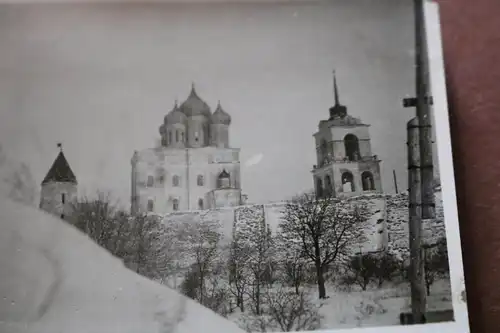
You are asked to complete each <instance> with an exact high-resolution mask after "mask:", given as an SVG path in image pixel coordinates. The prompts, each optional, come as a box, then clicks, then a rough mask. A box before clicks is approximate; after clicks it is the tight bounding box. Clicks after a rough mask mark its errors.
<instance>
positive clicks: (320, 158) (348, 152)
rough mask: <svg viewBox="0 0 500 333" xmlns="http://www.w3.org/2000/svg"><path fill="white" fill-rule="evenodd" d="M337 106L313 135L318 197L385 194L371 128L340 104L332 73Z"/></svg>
mask: <svg viewBox="0 0 500 333" xmlns="http://www.w3.org/2000/svg"><path fill="white" fill-rule="evenodd" d="M333 90H334V99H335V103H334V105H333V106H332V107H331V108H330V109H329V118H328V119H326V120H321V121H320V122H319V126H318V131H317V132H316V133H315V134H314V138H315V142H316V157H317V162H316V163H317V164H316V165H314V167H313V170H312V174H313V180H314V188H315V191H316V194H317V195H318V197H324V196H335V197H339V196H350V195H359V194H363V193H370V192H382V182H381V177H380V162H381V161H380V160H379V159H378V157H377V155H374V154H373V153H372V149H371V141H370V133H369V127H370V125H367V124H364V123H363V122H362V121H361V120H360V119H359V118H355V117H353V116H351V115H349V114H348V113H347V107H346V106H345V105H342V104H341V103H340V96H339V90H338V86H337V78H336V75H335V72H334V73H333Z"/></svg>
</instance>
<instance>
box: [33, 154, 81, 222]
mask: <svg viewBox="0 0 500 333" xmlns="http://www.w3.org/2000/svg"><path fill="white" fill-rule="evenodd" d="M58 147H59V148H60V152H59V155H57V158H56V159H55V161H54V163H53V164H52V166H51V167H50V169H49V172H48V173H47V175H46V176H45V178H44V179H43V181H42V184H41V186H42V190H41V193H40V209H41V210H44V211H46V212H48V213H50V214H53V215H56V216H58V217H60V218H62V219H65V218H67V217H68V216H69V214H70V213H71V209H72V208H73V207H72V203H73V202H75V200H76V199H77V195H78V191H77V190H78V188H77V186H78V182H77V181H76V177H75V174H74V173H73V171H72V170H71V167H70V166H69V163H68V161H67V160H66V157H65V156H64V153H63V151H62V146H61V144H58Z"/></svg>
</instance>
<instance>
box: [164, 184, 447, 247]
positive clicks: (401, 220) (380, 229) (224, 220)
mask: <svg viewBox="0 0 500 333" xmlns="http://www.w3.org/2000/svg"><path fill="white" fill-rule="evenodd" d="M435 198H436V218H435V219H433V220H426V221H424V241H425V242H426V243H429V244H432V243H434V242H435V241H436V240H437V239H438V238H440V237H443V236H445V225H444V214H443V205H442V198H441V190H440V189H439V188H438V189H437V190H436V192H435ZM350 200H355V201H356V202H359V203H360V204H364V205H366V207H367V209H368V210H369V215H370V217H369V219H368V220H367V221H366V223H365V224H364V225H362V226H360V228H362V229H363V230H362V233H363V235H364V237H363V238H364V239H363V240H362V242H361V243H360V244H356V245H355V246H354V247H355V248H356V249H359V250H357V251H361V252H374V251H375V252H376V251H382V250H388V251H389V252H391V253H394V254H396V255H406V254H407V253H408V250H409V236H408V235H409V234H408V194H407V193H400V194H367V195H361V196H358V197H355V198H351V199H350ZM284 207H285V203H284V202H277V203H269V204H254V205H245V206H237V207H227V208H219V209H212V210H205V211H190V212H176V213H171V214H166V215H162V216H161V218H162V221H163V223H165V224H169V223H182V222H190V221H191V222H192V221H200V220H202V219H205V220H211V221H218V222H219V223H220V226H221V233H222V234H223V235H224V238H225V239H226V240H231V238H232V236H233V234H234V232H235V231H236V230H238V229H240V228H247V227H248V226H249V225H250V224H252V223H265V224H266V225H268V227H269V228H270V229H271V231H272V233H273V234H274V233H276V232H277V231H278V226H279V223H280V221H281V214H282V211H283V209H284Z"/></svg>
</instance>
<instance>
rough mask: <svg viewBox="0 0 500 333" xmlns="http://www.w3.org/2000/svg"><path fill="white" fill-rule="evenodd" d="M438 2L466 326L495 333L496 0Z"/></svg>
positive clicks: (499, 208)
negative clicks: (460, 243)
mask: <svg viewBox="0 0 500 333" xmlns="http://www.w3.org/2000/svg"><path fill="white" fill-rule="evenodd" d="M437 2H438V3H439V5H440V15H441V29H442V34H443V48H444V61H445V67H446V77H447V89H448V102H449V110H450V124H451V135H452V147H453V155H454V164H455V178H456V187H457V197H458V210H459V215H460V225H461V226H460V229H461V230H460V232H461V238H462V249H463V257H464V269H465V281H466V288H467V301H468V308H469V318H470V322H471V332H472V333H498V332H500V0H437ZM457 333H458V332H457Z"/></svg>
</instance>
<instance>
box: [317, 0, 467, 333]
mask: <svg viewBox="0 0 500 333" xmlns="http://www.w3.org/2000/svg"><path fill="white" fill-rule="evenodd" d="M424 17H425V29H426V39H427V50H428V59H429V72H430V83H431V92H432V98H433V103H434V105H433V113H434V115H433V116H434V126H435V127H436V145H437V155H438V163H439V169H440V170H441V172H440V183H441V190H442V193H443V195H442V198H443V209H444V222H445V229H446V240H447V246H448V253H449V254H450V255H449V259H448V260H449V264H450V282H451V297H452V303H453V317H454V321H452V322H444V323H429V324H419V325H405V326H375V327H365V328H349V329H329V330H321V331H309V332H308V333H313V332H324V333H380V332H381V331H383V332H384V333H431V332H433V333H434V332H439V333H469V332H470V327H469V314H468V310H467V300H466V292H465V279H464V269H463V262H462V246H461V241H460V229H459V219H458V209H457V199H456V198H457V197H456V190H455V172H454V168H453V155H452V149H451V134H450V123H449V113H448V99H447V94H446V80H445V68H444V61H443V48H442V39H441V23H440V19H439V5H438V4H437V3H436V2H434V1H433V0H426V1H425V3H424ZM408 119H410V117H409V118H408Z"/></svg>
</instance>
